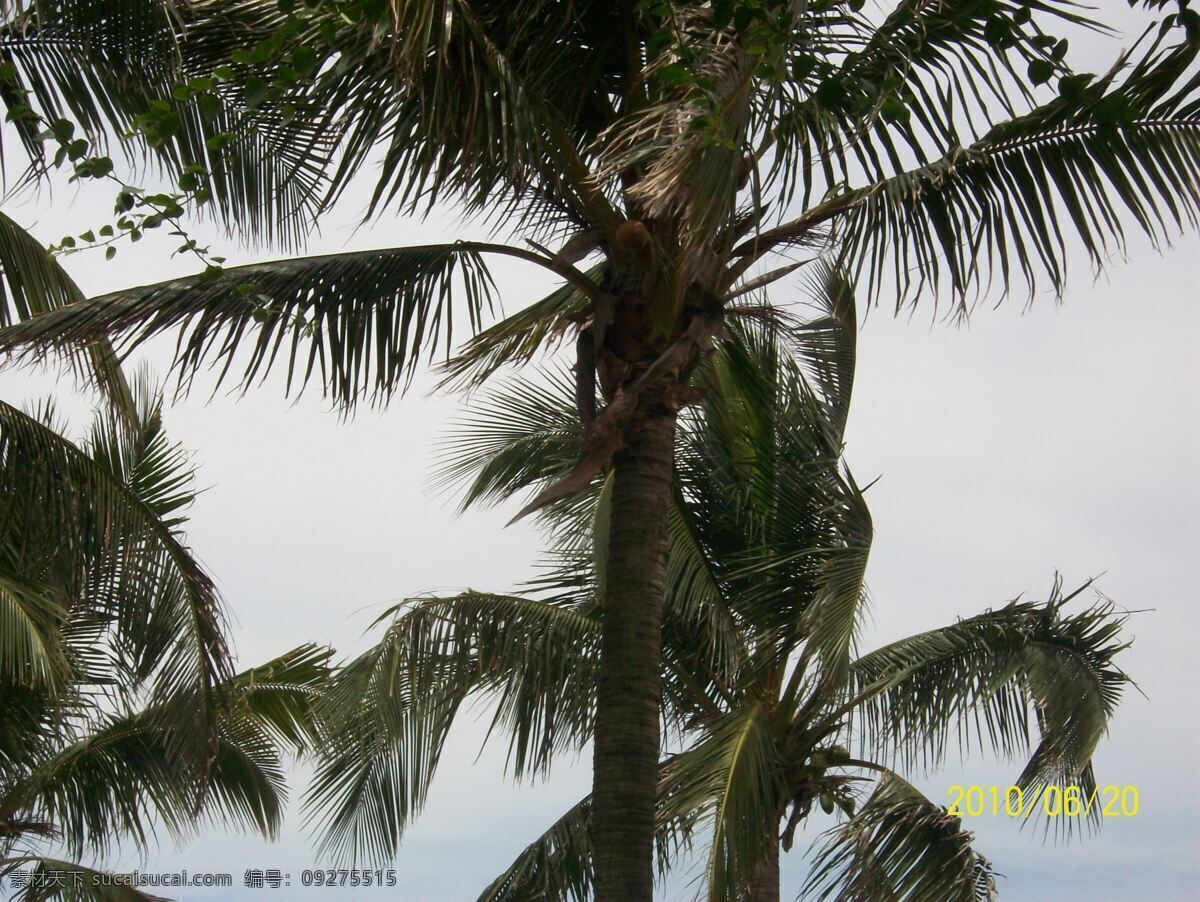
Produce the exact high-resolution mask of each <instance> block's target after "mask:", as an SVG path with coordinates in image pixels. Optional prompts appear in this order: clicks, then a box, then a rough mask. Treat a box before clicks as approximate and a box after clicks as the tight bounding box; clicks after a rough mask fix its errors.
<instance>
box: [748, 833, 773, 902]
mask: <svg viewBox="0 0 1200 902" xmlns="http://www.w3.org/2000/svg"><path fill="white" fill-rule="evenodd" d="M771 840H772V841H771V842H769V843H767V853H766V855H765V856H764V858H763V860H762V861H761V862H759V865H758V867H757V868H756V869H755V871H754V877H753V878H752V879H751V881H750V886H749V887H748V888H747V892H746V902H779V838H778V837H777V836H775V834H774V832H773V831H772V834H771Z"/></svg>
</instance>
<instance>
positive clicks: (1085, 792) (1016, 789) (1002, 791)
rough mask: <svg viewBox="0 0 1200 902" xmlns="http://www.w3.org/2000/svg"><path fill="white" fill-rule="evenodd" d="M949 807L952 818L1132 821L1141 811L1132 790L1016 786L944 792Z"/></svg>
mask: <svg viewBox="0 0 1200 902" xmlns="http://www.w3.org/2000/svg"><path fill="white" fill-rule="evenodd" d="M948 792H949V795H950V805H949V806H948V807H947V808H946V813H947V814H950V815H952V816H954V817H980V816H981V815H985V814H991V815H1000V816H1007V817H1029V816H1030V815H1033V814H1039V813H1040V814H1044V815H1046V816H1047V817H1096V816H1099V817H1133V816H1134V815H1136V814H1137V813H1138V811H1139V810H1140V809H1141V805H1142V798H1141V793H1139V792H1138V788H1137V787H1136V786H1115V785H1113V784H1111V783H1110V784H1109V785H1107V786H1094V787H1091V788H1090V789H1085V788H1083V787H1081V786H1057V785H1050V786H1046V787H1043V788H1042V789H1040V790H1037V791H1036V792H1034V791H1028V790H1024V789H1022V788H1021V787H1020V786H1008V787H1003V786H978V785H975V786H960V785H958V784H957V783H956V784H954V785H953V786H951V787H950V789H949V790H948Z"/></svg>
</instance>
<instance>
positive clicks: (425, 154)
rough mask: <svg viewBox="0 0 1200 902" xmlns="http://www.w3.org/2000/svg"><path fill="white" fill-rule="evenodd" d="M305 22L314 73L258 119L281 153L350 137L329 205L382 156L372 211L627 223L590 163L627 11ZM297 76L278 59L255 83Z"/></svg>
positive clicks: (472, 9) (541, 5)
mask: <svg viewBox="0 0 1200 902" xmlns="http://www.w3.org/2000/svg"><path fill="white" fill-rule="evenodd" d="M293 16H294V19H293V21H294V22H295V23H296V27H297V29H298V31H299V35H300V38H299V40H298V41H297V43H300V42H303V43H305V44H306V45H307V46H309V47H310V48H313V49H315V50H316V52H317V58H316V59H315V60H313V61H312V66H311V68H312V69H313V70H314V72H315V73H316V74H315V76H314V77H312V78H311V79H306V80H303V81H302V82H300V83H299V84H297V85H296V86H295V87H294V89H293V90H290V91H287V92H284V93H283V94H282V96H280V97H279V98H278V99H277V100H276V99H274V98H270V97H268V98H267V99H266V100H265V101H263V102H261V103H259V104H258V105H257V107H258V109H257V112H258V116H259V119H258V120H256V121H258V124H259V126H260V128H263V129H264V130H267V131H269V132H270V133H271V134H272V135H273V136H274V137H275V138H276V140H277V142H278V143H280V144H286V143H294V144H296V145H298V146H300V147H304V146H305V145H304V141H303V140H299V141H297V140H296V139H295V138H294V137H293V135H294V134H295V133H296V132H297V130H299V132H300V134H301V136H304V135H318V134H322V133H324V134H331V135H334V136H336V137H337V138H338V140H339V143H340V145H341V148H342V152H341V154H340V157H339V159H338V161H337V165H336V167H335V168H333V171H332V175H331V181H332V188H331V198H336V197H337V195H339V194H340V193H341V191H342V190H343V189H344V188H345V186H346V185H347V183H348V182H349V181H350V180H351V179H352V178H353V177H354V176H355V175H357V174H359V173H360V172H361V171H362V170H363V168H364V167H365V165H366V164H367V163H368V162H372V161H373V160H374V159H375V158H376V156H377V154H378V152H379V151H382V154H383V165H382V168H381V170H380V177H379V179H378V182H377V184H376V188H375V192H374V196H373V199H372V208H373V209H374V208H376V207H379V206H382V205H383V204H385V203H389V202H397V203H399V204H409V205H412V206H415V207H420V208H421V209H427V208H428V206H429V205H432V204H433V203H435V202H437V201H438V200H441V199H443V198H453V199H455V200H457V201H460V202H462V203H463V204H465V206H466V207H467V208H468V209H469V210H472V211H475V212H482V213H484V214H485V215H491V216H496V217H497V218H499V217H501V216H508V215H516V216H521V215H522V214H527V215H528V216H529V217H530V219H531V220H532V221H533V222H534V224H535V227H537V226H540V227H542V228H546V227H547V224H548V223H549V224H550V225H549V228H551V229H553V227H554V224H562V223H571V224H592V223H595V222H596V221H597V220H599V221H600V222H602V223H604V224H606V225H608V226H610V227H612V226H615V224H616V223H617V222H619V218H618V217H617V216H616V214H615V213H613V212H612V209H611V206H610V204H609V202H608V200H607V199H606V198H605V196H604V194H603V193H602V192H601V191H599V190H598V188H597V186H596V185H595V184H594V183H593V181H592V179H591V178H590V174H589V172H588V170H587V168H586V165H585V164H584V162H583V159H582V157H581V148H582V147H583V146H584V145H585V144H586V143H587V141H588V140H590V139H591V138H592V137H593V136H594V135H595V134H596V133H597V132H598V129H600V128H602V127H603V126H604V124H605V116H606V110H610V109H611V101H610V99H609V96H610V95H609V92H610V91H611V90H612V89H613V87H614V80H615V79H616V78H618V77H619V71H620V70H621V69H622V68H623V64H624V60H625V54H624V50H625V44H624V40H625V34H626V31H627V29H628V28H629V27H630V26H631V24H632V23H629V22H628V21H627V20H626V19H625V18H624V17H623V16H622V15H621V13H620V11H619V10H617V9H614V8H610V7H604V6H592V5H589V6H583V7H579V8H577V9H575V10H574V11H573V14H572V15H570V16H562V15H561V11H560V10H559V9H558V8H557V7H556V6H555V5H554V4H552V3H548V2H545V0H527V2H522V3H519V4H505V3H495V2H472V3H469V4H467V3H456V4H446V3H444V2H441V0H422V2H417V3H407V4H403V5H392V6H390V7H379V8H376V9H375V10H373V11H370V12H368V13H367V14H366V15H364V16H362V17H358V18H357V19H356V20H355V19H352V18H351V17H345V16H342V15H340V14H338V12H336V11H335V10H331V9H328V8H322V7H316V8H303V7H296V8H295V10H294V13H293ZM380 31H383V32H384V33H388V34H390V35H392V36H393V37H392V39H390V40H383V41H380V40H379V39H378V36H379V33H380ZM584 47H586V48H587V50H586V51H585V50H584V49H583V48H584ZM214 62H215V61H214ZM287 65H289V61H287V60H286V59H284V60H278V61H277V60H274V59H272V60H268V61H267V62H266V64H265V65H260V66H258V67H257V68H256V70H255V73H254V74H255V77H258V78H270V77H271V76H272V75H274V72H275V69H276V68H278V67H284V66H287ZM567 71H569V72H572V73H573V76H572V77H571V78H563V77H561V74H562V73H563V72H567ZM285 108H286V110H287V112H288V116H287V117H286V118H285V117H283V116H281V115H280V111H281V110H283V109H285ZM263 117H265V118H267V120H268V121H266V122H263V121H261V120H262V118H263Z"/></svg>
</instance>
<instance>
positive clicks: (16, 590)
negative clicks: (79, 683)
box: [0, 566, 70, 691]
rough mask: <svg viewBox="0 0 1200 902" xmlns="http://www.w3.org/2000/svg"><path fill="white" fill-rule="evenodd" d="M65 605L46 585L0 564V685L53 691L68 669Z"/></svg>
mask: <svg viewBox="0 0 1200 902" xmlns="http://www.w3.org/2000/svg"><path fill="white" fill-rule="evenodd" d="M65 618H66V606H65V605H64V604H63V600H62V599H61V598H56V597H55V596H54V593H53V592H52V591H50V590H49V589H48V587H46V586H38V585H29V584H28V583H27V582H25V581H23V580H21V579H20V578H19V574H15V573H6V572H4V568H3V567H2V566H0V685H3V686H5V687H6V688H7V687H14V688H15V687H22V688H27V689H39V688H41V689H47V690H50V691H54V690H55V689H57V688H58V687H59V686H60V685H61V683H62V682H63V681H64V680H65V678H66V677H67V676H68V674H69V672H70V664H69V663H68V660H67V655H66V649H65V648H64V642H63V636H62V626H63V621H64V620H65Z"/></svg>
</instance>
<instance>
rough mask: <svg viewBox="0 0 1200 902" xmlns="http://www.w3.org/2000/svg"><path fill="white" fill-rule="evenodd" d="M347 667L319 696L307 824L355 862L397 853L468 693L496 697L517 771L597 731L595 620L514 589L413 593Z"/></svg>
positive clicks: (500, 729)
mask: <svg viewBox="0 0 1200 902" xmlns="http://www.w3.org/2000/svg"><path fill="white" fill-rule="evenodd" d="M386 619H390V620H391V623H390V624H389V626H388V629H387V632H386V633H385V635H384V636H383V638H382V639H381V640H380V642H379V643H377V644H376V645H375V646H373V647H372V648H371V649H370V650H368V651H367V652H365V653H364V654H362V655H360V656H359V657H357V658H355V659H354V660H353V661H350V662H349V663H347V664H346V665H345V666H344V667H343V668H342V669H341V671H340V672H339V674H338V675H337V677H336V678H335V679H334V680H333V681H331V684H330V687H329V689H328V691H327V693H326V694H325V695H324V697H323V699H322V701H321V703H320V708H319V710H320V712H321V714H322V717H321V725H322V729H323V731H324V733H323V736H324V737H325V738H324V743H323V749H322V752H321V756H320V758H319V760H318V764H317V772H316V776H315V778H314V780H313V783H312V785H311V787H310V789H309V793H308V798H307V806H308V815H307V821H308V823H309V824H310V826H313V827H314V828H315V829H317V830H319V831H320V832H321V834H322V844H323V846H324V847H326V848H328V849H330V850H331V851H334V852H336V853H338V854H340V855H343V856H347V857H349V858H353V859H359V858H362V857H370V858H381V857H386V856H389V855H391V854H394V851H395V847H396V843H397V842H398V841H399V838H400V835H401V833H402V832H403V829H404V827H405V825H406V824H407V822H408V821H409V820H410V819H411V818H412V817H413V816H415V815H416V814H417V812H418V811H419V810H420V808H421V806H422V805H423V803H424V799H425V795H426V792H427V790H428V787H429V783H430V781H431V780H432V778H433V775H434V771H435V769H436V767H437V762H438V758H439V756H440V753H441V749H442V744H443V742H444V741H445V737H446V733H447V731H448V730H449V728H450V725H451V723H452V722H453V719H454V717H455V715H456V714H457V711H458V708H459V706H460V705H461V704H462V703H463V702H464V701H465V700H466V699H467V698H468V696H470V695H472V694H478V695H480V696H482V697H484V698H488V699H490V701H491V702H492V703H493V704H494V713H493V716H492V723H491V728H490V731H489V736H490V735H491V734H492V733H507V734H508V735H509V762H510V766H511V767H512V768H513V770H514V772H515V773H517V774H537V773H542V772H545V770H546V769H547V768H548V767H549V764H550V761H551V758H552V757H553V756H554V755H555V754H556V753H558V752H561V751H563V750H566V749H575V750H577V749H579V748H581V747H583V746H584V745H585V744H586V742H587V741H588V739H589V738H590V737H591V732H592V721H593V717H594V712H593V707H594V702H593V696H594V685H595V673H594V669H595V645H596V643H597V642H598V627H597V622H596V620H595V618H594V617H593V616H592V615H591V614H590V613H589V612H586V611H581V610H572V609H569V608H564V607H560V606H557V605H553V604H549V603H546V602H542V601H537V600H534V599H527V598H520V597H516V596H502V595H487V594H482V593H474V592H472V593H465V594H463V595H459V596H454V597H451V598H428V599H418V600H414V601H413V602H411V603H408V604H406V605H404V606H401V607H400V608H397V609H395V610H393V611H389V612H387V613H385V614H384V615H383V617H382V618H381V620H386Z"/></svg>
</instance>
